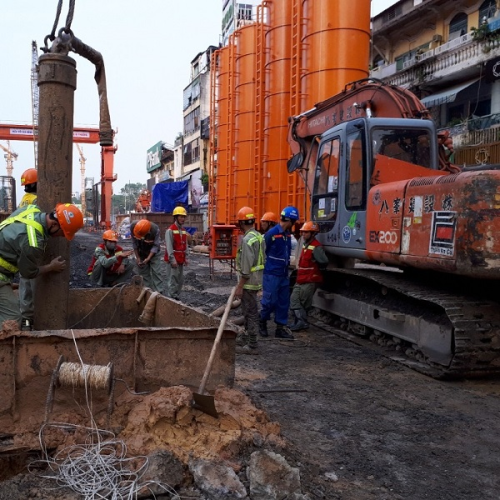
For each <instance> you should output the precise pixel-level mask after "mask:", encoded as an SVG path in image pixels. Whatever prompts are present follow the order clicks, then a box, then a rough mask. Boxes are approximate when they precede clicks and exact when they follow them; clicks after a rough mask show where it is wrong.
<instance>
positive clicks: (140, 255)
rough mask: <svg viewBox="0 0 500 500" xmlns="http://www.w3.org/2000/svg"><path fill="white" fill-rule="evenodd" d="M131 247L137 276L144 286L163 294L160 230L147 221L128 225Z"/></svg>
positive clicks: (138, 221)
mask: <svg viewBox="0 0 500 500" xmlns="http://www.w3.org/2000/svg"><path fill="white" fill-rule="evenodd" d="M130 233H131V234H132V247H133V249H134V254H135V258H136V261H137V267H138V268H139V275H140V276H142V279H143V280H144V286H146V287H149V288H151V289H152V290H153V291H154V292H159V293H163V280H162V261H161V258H160V254H159V252H160V245H161V242H160V228H159V227H158V226H157V225H156V224H155V223H154V222H151V221H149V220H147V219H140V220H137V221H134V222H132V224H130Z"/></svg>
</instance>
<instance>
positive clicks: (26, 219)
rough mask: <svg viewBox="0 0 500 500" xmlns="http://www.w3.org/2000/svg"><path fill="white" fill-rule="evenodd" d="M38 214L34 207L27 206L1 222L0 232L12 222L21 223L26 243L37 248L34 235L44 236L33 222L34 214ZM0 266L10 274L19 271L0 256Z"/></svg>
mask: <svg viewBox="0 0 500 500" xmlns="http://www.w3.org/2000/svg"><path fill="white" fill-rule="evenodd" d="M38 213H40V209H39V208H38V207H37V206H35V205H28V206H27V207H26V210H24V211H23V212H20V213H19V214H17V215H11V216H10V217H8V218H7V219H5V220H4V221H3V222H1V223H0V231H1V230H2V229H3V228H4V227H6V226H9V225H10V224H12V223H14V222H21V223H22V224H25V225H26V233H27V235H28V242H29V245H30V246H31V247H34V248H37V247H38V240H37V237H36V233H37V232H38V233H40V234H41V235H42V236H43V235H44V230H43V226H42V225H41V224H40V223H39V222H37V221H36V220H35V214H38ZM0 266H2V267H3V268H4V269H5V270H6V271H9V272H10V273H12V274H16V273H17V272H18V271H19V269H18V268H17V266H15V265H14V264H11V263H10V262H7V261H6V260H5V259H3V258H2V257H1V256H0Z"/></svg>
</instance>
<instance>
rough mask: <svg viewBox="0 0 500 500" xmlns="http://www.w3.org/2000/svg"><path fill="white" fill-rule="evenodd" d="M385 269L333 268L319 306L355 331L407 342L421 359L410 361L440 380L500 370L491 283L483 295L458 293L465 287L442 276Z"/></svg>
mask: <svg viewBox="0 0 500 500" xmlns="http://www.w3.org/2000/svg"><path fill="white" fill-rule="evenodd" d="M367 267H370V266H367ZM383 269H384V268H380V270H376V269H373V268H371V269H363V268H355V269H335V270H330V271H328V273H327V278H326V280H325V284H324V286H323V287H322V289H320V290H318V293H317V294H316V296H315V299H314V304H313V305H314V306H315V307H316V308H318V309H320V310H322V311H325V312H327V313H331V314H334V315H335V316H337V317H340V318H344V320H347V321H348V324H349V327H348V329H349V330H350V331H351V332H354V333H357V334H361V335H363V336H369V335H370V334H371V333H373V332H376V333H377V334H380V333H382V334H385V335H389V336H392V338H394V339H396V340H397V342H400V341H401V342H403V343H404V344H405V345H407V346H409V347H408V349H410V350H411V351H412V352H418V353H420V355H419V358H418V359H419V363H414V362H410V363H406V364H408V366H411V367H412V368H415V369H417V370H418V371H422V372H423V373H426V374H427V375H431V376H433V377H435V378H461V377H472V376H473V377H478V376H485V375H491V374H498V373H500V307H499V304H498V302H495V301H494V300H491V299H489V298H488V297H487V293H484V292H487V291H488V290H485V289H484V286H486V285H484V284H482V285H483V290H482V292H483V293H482V295H481V296H478V295H476V294H475V293H474V294H472V293H456V291H457V290H461V289H463V288H461V287H459V286H457V285H456V284H455V283H447V281H446V278H444V277H443V275H442V274H434V280H428V279H425V275H424V274H423V273H422V276H415V277H414V276H411V277H408V276H407V275H406V274H404V273H403V272H401V271H397V270H392V272H391V271H389V270H383ZM436 281H438V283H436ZM443 283H444V284H445V285H446V286H444V285H443ZM467 290H471V287H468V288H467ZM492 296H493V297H494V295H492ZM399 349H401V347H400V348H399Z"/></svg>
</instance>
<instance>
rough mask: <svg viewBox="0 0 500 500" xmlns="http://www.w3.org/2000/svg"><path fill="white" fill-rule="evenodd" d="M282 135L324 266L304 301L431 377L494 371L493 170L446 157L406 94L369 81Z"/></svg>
mask: <svg viewBox="0 0 500 500" xmlns="http://www.w3.org/2000/svg"><path fill="white" fill-rule="evenodd" d="M288 141H289V144H290V147H291V150H292V154H293V155H292V157H291V158H290V160H289V162H288V171H289V172H290V173H291V172H298V173H300V175H301V176H302V177H303V179H304V181H305V183H306V187H307V190H308V192H309V194H310V197H308V199H307V211H308V212H309V213H310V218H311V219H312V220H313V221H314V222H316V223H317V224H318V225H319V227H320V233H319V235H318V239H319V240H320V241H321V243H322V244H323V245H324V248H325V250H326V252H327V254H328V255H329V258H330V262H331V265H330V266H329V271H328V277H327V279H326V280H325V283H326V285H325V286H324V288H323V289H322V290H321V291H319V293H317V294H316V297H315V306H316V307H317V308H318V309H320V310H323V311H326V312H328V313H330V314H332V315H333V317H335V318H336V320H337V321H339V320H340V322H341V324H343V328H344V329H347V330H349V331H351V332H352V333H358V334H360V335H363V336H367V337H370V338H371V339H372V340H375V341H376V342H378V343H379V344H381V345H392V346H393V347H395V348H397V350H398V356H399V357H403V358H405V360H406V361H407V362H408V364H410V365H411V366H413V367H414V368H417V369H420V370H422V371H424V372H426V373H429V374H431V375H434V376H438V377H443V376H446V377H459V376H470V375H478V374H485V373H492V372H500V313H499V312H498V311H500V308H499V305H498V301H497V300H496V297H497V296H498V286H497V285H498V284H499V281H498V280H499V279H500V239H499V238H498V236H497V235H498V234H499V231H500V218H499V216H500V170H497V169H495V168H494V167H492V166H482V167H471V168H464V169H460V168H458V167H457V166H455V165H453V164H452V163H450V161H449V159H450V154H451V153H452V151H453V147H452V144H451V140H450V138H449V137H448V135H447V133H441V132H440V133H438V132H437V131H436V129H435V125H434V123H433V121H432V120H431V119H430V116H429V113H428V111H427V109H425V107H424V106H423V105H422V103H421V102H420V101H419V100H418V99H417V97H416V96H415V95H414V94H412V93H411V92H409V91H408V90H404V89H402V88H398V87H395V86H390V85H387V84H384V83H383V82H381V81H376V80H371V79H366V80H361V81H357V82H353V83H350V84H348V85H346V87H345V89H344V90H343V91H342V92H341V93H339V94H338V95H335V96H333V97H331V98H329V99H327V100H326V101H323V102H320V103H318V104H317V105H316V106H315V107H314V108H313V109H311V110H309V111H307V112H305V113H302V114H300V115H298V116H294V117H291V118H290V119H289V133H288Z"/></svg>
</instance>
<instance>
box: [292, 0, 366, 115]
mask: <svg viewBox="0 0 500 500" xmlns="http://www.w3.org/2000/svg"><path fill="white" fill-rule="evenodd" d="M301 15H302V17H303V24H302V34H301V44H302V63H301V64H302V73H301V91H302V101H301V102H302V109H301V111H306V110H308V109H310V108H312V107H313V106H314V104H316V103H317V102H319V101H323V100H325V99H327V98H328V97H331V96H332V95H335V94H338V93H339V92H340V91H341V90H342V89H343V88H344V86H345V84H346V83H349V82H352V81H355V80H360V79H362V78H367V77H368V76H369V70H368V65H369V57H370V0H349V1H347V0H302V14H301Z"/></svg>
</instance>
